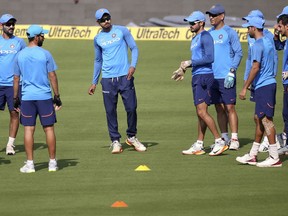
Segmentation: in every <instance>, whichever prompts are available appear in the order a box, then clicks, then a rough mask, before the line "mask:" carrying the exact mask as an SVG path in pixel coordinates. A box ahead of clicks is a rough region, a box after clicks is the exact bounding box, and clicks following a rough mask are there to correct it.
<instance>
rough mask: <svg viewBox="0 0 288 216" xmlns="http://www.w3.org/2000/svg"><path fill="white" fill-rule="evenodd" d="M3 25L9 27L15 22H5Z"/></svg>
mask: <svg viewBox="0 0 288 216" xmlns="http://www.w3.org/2000/svg"><path fill="white" fill-rule="evenodd" d="M4 25H5V26H7V27H10V26H15V23H14V22H11V23H5V24H4Z"/></svg>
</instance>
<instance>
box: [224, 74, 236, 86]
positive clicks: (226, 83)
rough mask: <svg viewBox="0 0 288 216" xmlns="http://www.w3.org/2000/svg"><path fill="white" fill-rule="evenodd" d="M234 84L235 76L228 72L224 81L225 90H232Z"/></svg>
mask: <svg viewBox="0 0 288 216" xmlns="http://www.w3.org/2000/svg"><path fill="white" fill-rule="evenodd" d="M234 84H235V74H234V73H231V72H229V73H228V74H227V76H226V77H225V80H224V87H225V88H232V87H233V86H234Z"/></svg>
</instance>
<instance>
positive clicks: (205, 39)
mask: <svg viewBox="0 0 288 216" xmlns="http://www.w3.org/2000/svg"><path fill="white" fill-rule="evenodd" d="M190 50H191V53H192V55H191V61H192V67H193V68H192V76H194V75H197V74H209V73H213V70H212V63H213V62H214V43H213V38H212V36H211V35H210V34H209V32H207V31H202V32H200V33H199V34H197V35H196V36H195V37H193V39H192V42H191V46H190Z"/></svg>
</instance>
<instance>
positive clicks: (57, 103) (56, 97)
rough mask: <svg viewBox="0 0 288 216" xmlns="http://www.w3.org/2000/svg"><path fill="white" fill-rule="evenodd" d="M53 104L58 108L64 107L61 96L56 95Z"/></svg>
mask: <svg viewBox="0 0 288 216" xmlns="http://www.w3.org/2000/svg"><path fill="white" fill-rule="evenodd" d="M53 103H54V104H55V105H56V106H57V107H60V106H62V101H61V99H60V95H54V99H53Z"/></svg>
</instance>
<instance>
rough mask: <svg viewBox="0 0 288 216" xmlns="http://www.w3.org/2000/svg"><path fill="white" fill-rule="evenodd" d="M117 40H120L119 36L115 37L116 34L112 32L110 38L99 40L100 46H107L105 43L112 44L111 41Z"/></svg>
mask: <svg viewBox="0 0 288 216" xmlns="http://www.w3.org/2000/svg"><path fill="white" fill-rule="evenodd" d="M119 40H120V38H119V37H117V35H116V34H115V33H114V34H112V39H111V40H107V41H103V42H101V43H100V46H107V45H110V44H113V43H115V42H117V41H119Z"/></svg>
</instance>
